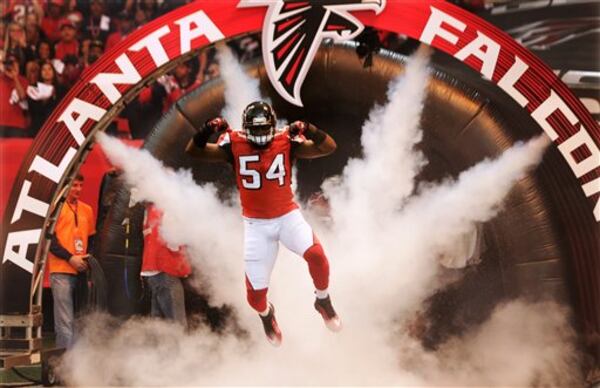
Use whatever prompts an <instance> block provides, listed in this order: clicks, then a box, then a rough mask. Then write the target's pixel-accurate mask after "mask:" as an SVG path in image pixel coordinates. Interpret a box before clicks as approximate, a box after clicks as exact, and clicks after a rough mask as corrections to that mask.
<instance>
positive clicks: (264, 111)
mask: <svg viewBox="0 0 600 388" xmlns="http://www.w3.org/2000/svg"><path fill="white" fill-rule="evenodd" d="M276 123H277V118H276V117H275V112H274V111H273V108H272V107H271V105H269V104H267V103H266V102H262V101H255V102H253V103H251V104H250V105H248V106H247V107H246V109H244V113H243V114H242V129H243V131H244V134H245V135H246V138H247V139H248V141H250V142H251V143H253V144H255V145H257V146H259V147H264V146H266V145H267V144H269V143H270V142H271V140H273V138H274V137H275V125H276Z"/></svg>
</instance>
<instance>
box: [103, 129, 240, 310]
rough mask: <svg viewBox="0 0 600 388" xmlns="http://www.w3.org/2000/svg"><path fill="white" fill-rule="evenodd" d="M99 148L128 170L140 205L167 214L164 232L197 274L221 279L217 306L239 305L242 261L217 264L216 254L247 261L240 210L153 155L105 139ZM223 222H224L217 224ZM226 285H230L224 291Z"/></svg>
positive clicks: (216, 290)
mask: <svg viewBox="0 0 600 388" xmlns="http://www.w3.org/2000/svg"><path fill="white" fill-rule="evenodd" d="M97 139H98V143H99V144H100V145H101V146H102V148H103V150H104V151H105V153H106V155H107V156H108V157H109V159H110V160H111V162H112V163H113V164H114V165H116V166H121V167H123V174H124V177H125V179H126V181H127V182H128V184H129V185H130V186H131V187H133V188H135V198H136V200H138V201H147V202H152V203H154V204H155V205H156V206H157V207H158V208H160V209H163V210H164V215H163V219H162V224H161V229H160V232H161V234H162V235H163V237H164V239H165V241H168V242H169V244H171V245H173V246H180V245H186V246H187V247H188V248H189V250H190V254H191V255H192V256H193V257H194V261H193V262H192V264H193V266H194V268H196V269H200V268H201V269H202V272H205V271H206V272H205V273H210V274H211V275H212V276H211V277H210V279H219V283H221V286H220V287H214V288H212V291H213V294H212V295H211V296H213V297H214V302H215V303H219V304H220V303H234V302H235V301H236V300H237V295H235V296H233V295H231V294H230V293H231V291H230V290H237V289H238V288H239V287H236V286H237V285H238V276H239V274H242V273H243V268H242V264H241V262H240V261H239V260H221V261H219V262H215V260H214V259H213V257H214V253H215V252H223V251H226V250H227V251H230V252H231V257H236V258H237V257H239V256H240V255H241V252H242V249H241V243H242V240H241V238H242V237H241V236H242V227H243V226H242V222H241V220H240V217H239V210H238V209H237V208H234V207H230V206H227V205H226V204H223V203H222V201H220V200H219V198H218V197H217V190H216V188H215V187H214V185H212V184H205V185H202V186H198V185H196V184H195V183H194V180H193V178H192V174H191V172H190V171H186V170H179V171H174V170H172V169H169V168H166V167H164V166H163V165H162V163H161V162H160V161H158V160H156V159H155V158H154V157H153V156H152V155H151V154H150V153H149V152H148V151H146V150H137V149H135V148H131V147H128V146H126V145H125V144H124V143H122V142H121V141H119V140H117V139H115V138H112V137H110V136H108V135H106V134H104V133H99V134H98V135H97ZM214 220H218V222H214ZM222 285H227V287H223V286H222Z"/></svg>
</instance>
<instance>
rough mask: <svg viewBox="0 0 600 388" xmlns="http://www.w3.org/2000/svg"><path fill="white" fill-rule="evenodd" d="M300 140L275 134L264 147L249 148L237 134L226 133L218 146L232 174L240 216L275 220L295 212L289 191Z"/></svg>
mask: <svg viewBox="0 0 600 388" xmlns="http://www.w3.org/2000/svg"><path fill="white" fill-rule="evenodd" d="M302 141H304V140H303V139H302V138H298V137H297V138H294V139H291V138H290V136H289V133H288V131H287V130H285V131H277V132H276V133H275V137H274V138H273V140H272V141H271V142H270V143H269V145H267V146H266V147H264V148H260V147H256V146H254V145H252V144H251V143H250V142H249V141H248V140H247V139H246V136H245V135H244V134H243V133H242V132H239V131H227V132H226V133H224V134H223V135H221V137H220V138H219V141H218V145H219V146H220V147H221V148H222V149H224V150H225V151H226V152H227V153H228V154H229V157H230V162H231V164H232V165H233V169H234V171H235V177H236V182H237V187H238V190H239V191H240V200H241V202H242V214H243V215H244V216H245V217H249V218H276V217H279V216H282V215H284V214H286V213H289V212H290V211H292V210H294V209H297V208H298V205H297V204H296V203H295V202H294V193H293V192H292V186H291V185H292V161H293V158H294V149H295V147H296V146H297V145H299V144H301V143H302Z"/></svg>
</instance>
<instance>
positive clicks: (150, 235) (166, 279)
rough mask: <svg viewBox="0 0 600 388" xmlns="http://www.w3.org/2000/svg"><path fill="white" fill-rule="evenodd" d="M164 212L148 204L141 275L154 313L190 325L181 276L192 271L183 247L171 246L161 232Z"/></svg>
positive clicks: (155, 315) (153, 314)
mask: <svg viewBox="0 0 600 388" xmlns="http://www.w3.org/2000/svg"><path fill="white" fill-rule="evenodd" d="M161 220H162V212H161V211H160V210H159V209H157V208H156V207H155V206H154V205H148V206H147V208H146V215H145V217H144V254H143V259H142V272H141V275H142V277H144V278H146V282H147V284H148V286H149V288H150V293H151V297H152V309H151V315H152V316H153V317H162V318H166V319H171V320H173V321H176V322H178V323H179V324H181V325H182V326H184V327H186V326H187V318H186V314H185V300H184V294H183V283H182V281H181V279H182V278H185V277H187V276H188V275H189V274H190V273H191V267H190V264H189V262H188V260H187V257H186V251H185V248H183V247H170V246H168V244H167V243H166V242H165V241H164V240H163V239H162V238H161V236H160V223H161Z"/></svg>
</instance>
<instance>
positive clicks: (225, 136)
mask: <svg viewBox="0 0 600 388" xmlns="http://www.w3.org/2000/svg"><path fill="white" fill-rule="evenodd" d="M227 144H231V137H230V136H229V133H227V132H225V134H223V137H222V138H221V141H219V147H223V146H224V145H227Z"/></svg>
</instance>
